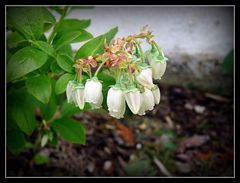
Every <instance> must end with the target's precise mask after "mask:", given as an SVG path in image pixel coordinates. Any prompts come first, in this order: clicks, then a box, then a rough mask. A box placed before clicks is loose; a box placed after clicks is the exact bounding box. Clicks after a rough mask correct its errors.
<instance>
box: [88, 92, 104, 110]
mask: <svg viewBox="0 0 240 183" xmlns="http://www.w3.org/2000/svg"><path fill="white" fill-rule="evenodd" d="M102 103H103V94H101V96H100V98H99V99H98V101H97V103H96V104H94V103H91V104H90V105H91V107H92V109H100V108H101V107H102Z"/></svg>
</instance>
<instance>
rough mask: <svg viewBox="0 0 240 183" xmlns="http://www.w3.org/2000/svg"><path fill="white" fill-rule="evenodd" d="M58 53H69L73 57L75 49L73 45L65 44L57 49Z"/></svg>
mask: <svg viewBox="0 0 240 183" xmlns="http://www.w3.org/2000/svg"><path fill="white" fill-rule="evenodd" d="M57 53H59V54H64V55H68V56H70V57H71V58H72V54H73V51H72V47H71V45H70V44H69V45H65V46H62V47H61V48H59V49H58V50H57Z"/></svg>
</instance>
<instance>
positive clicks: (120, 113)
mask: <svg viewBox="0 0 240 183" xmlns="http://www.w3.org/2000/svg"><path fill="white" fill-rule="evenodd" d="M125 110H126V103H125V102H124V103H123V106H122V108H121V110H120V111H117V112H116V111H115V112H114V111H111V110H110V111H109V114H110V116H112V117H114V118H117V119H120V118H123V117H124V113H125Z"/></svg>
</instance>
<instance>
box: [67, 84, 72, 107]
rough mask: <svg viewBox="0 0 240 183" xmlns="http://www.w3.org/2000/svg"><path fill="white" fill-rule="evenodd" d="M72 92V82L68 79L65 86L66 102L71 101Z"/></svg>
mask: <svg viewBox="0 0 240 183" xmlns="http://www.w3.org/2000/svg"><path fill="white" fill-rule="evenodd" d="M72 92H73V83H72V81H69V82H68V84H67V88H66V95H67V101H68V103H71V102H73V98H72Z"/></svg>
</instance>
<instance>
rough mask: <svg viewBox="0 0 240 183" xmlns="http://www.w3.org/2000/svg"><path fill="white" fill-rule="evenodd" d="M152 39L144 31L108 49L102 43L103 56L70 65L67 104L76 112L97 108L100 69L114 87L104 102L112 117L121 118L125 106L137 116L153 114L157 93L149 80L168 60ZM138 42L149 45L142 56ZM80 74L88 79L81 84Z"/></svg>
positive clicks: (160, 73) (160, 72)
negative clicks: (71, 73)
mask: <svg viewBox="0 0 240 183" xmlns="http://www.w3.org/2000/svg"><path fill="white" fill-rule="evenodd" d="M152 37H153V35H152V32H150V31H147V32H146V33H140V34H138V35H131V36H128V37H126V38H117V39H114V40H113V41H112V42H111V43H110V44H109V45H108V44H107V43H106V40H105V43H104V53H103V54H100V55H95V56H94V58H93V56H89V57H88V58H87V59H83V58H80V59H78V60H77V61H76V63H75V64H74V65H73V67H74V68H75V71H76V78H75V79H74V80H73V81H69V83H68V85H67V88H66V95H67V101H68V102H69V103H73V104H75V105H76V106H78V107H79V108H80V109H83V108H84V105H85V103H89V104H90V105H91V106H92V108H93V109H99V108H101V107H102V103H103V99H104V98H103V93H102V89H103V85H102V83H103V82H104V81H100V80H99V79H98V77H97V76H98V73H99V72H100V70H101V69H102V72H108V73H110V75H111V76H113V77H114V78H115V79H116V83H115V85H112V86H109V90H108V92H107V98H106V100H107V101H106V103H107V107H108V111H109V114H110V115H111V116H112V117H115V118H117V119H120V118H123V117H124V113H125V110H126V105H127V106H128V107H129V109H130V110H131V112H132V113H133V114H137V115H145V113H146V111H149V110H153V108H154V106H155V105H157V104H159V103H160V89H159V87H158V86H157V85H156V84H154V82H153V80H157V79H161V78H162V76H163V74H164V72H165V70H166V61H167V60H168V59H167V58H166V57H165V56H164V53H163V51H162V50H161V48H160V47H159V46H158V45H157V43H156V42H155V41H154V40H153V39H152ZM139 39H145V40H146V41H147V43H149V44H150V45H151V48H150V49H149V50H147V51H146V52H145V54H144V53H143V51H142V48H141V42H140V41H139ZM93 71H95V74H94V76H92V72H93ZM83 72H84V73H87V74H88V76H89V79H87V80H86V81H85V82H83V77H82V76H83Z"/></svg>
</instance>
